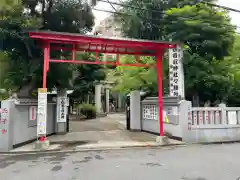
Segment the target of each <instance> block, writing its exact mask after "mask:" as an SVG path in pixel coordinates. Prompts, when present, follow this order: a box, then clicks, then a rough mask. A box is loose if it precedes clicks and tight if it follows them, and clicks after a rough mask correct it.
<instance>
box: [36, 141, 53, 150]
mask: <svg viewBox="0 0 240 180" xmlns="http://www.w3.org/2000/svg"><path fill="white" fill-rule="evenodd" d="M49 146H50V142H49V140H44V141H43V142H41V141H37V142H36V143H35V144H34V149H36V150H47V149H48V148H49Z"/></svg>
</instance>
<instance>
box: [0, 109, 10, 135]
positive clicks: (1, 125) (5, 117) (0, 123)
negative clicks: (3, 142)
mask: <svg viewBox="0 0 240 180" xmlns="http://www.w3.org/2000/svg"><path fill="white" fill-rule="evenodd" d="M8 124H9V109H8V108H7V107H3V108H2V109H0V131H1V132H0V133H1V134H0V136H1V135H2V136H4V135H5V134H7V133H8Z"/></svg>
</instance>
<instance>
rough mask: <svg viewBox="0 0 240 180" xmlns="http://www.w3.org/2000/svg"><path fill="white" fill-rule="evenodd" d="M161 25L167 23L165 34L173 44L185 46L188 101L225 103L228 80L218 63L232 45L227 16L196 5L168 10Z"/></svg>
mask: <svg viewBox="0 0 240 180" xmlns="http://www.w3.org/2000/svg"><path fill="white" fill-rule="evenodd" d="M165 21H166V22H169V23H167V24H166V25H165V33H166V34H169V35H171V36H170V37H171V38H172V39H173V40H178V41H181V42H184V43H185V44H186V45H187V49H186V53H185V55H187V54H189V55H190V56H188V57H186V56H185V58H184V69H185V79H186V81H185V82H186V85H185V87H186V94H187V97H188V99H189V100H192V99H198V97H199V98H200V101H202V102H205V101H208V100H209V101H211V102H213V101H215V100H220V101H222V100H226V97H227V96H226V92H227V89H228V87H229V85H230V84H231V80H230V77H229V76H228V68H226V67H225V66H224V64H223V63H221V62H219V60H223V59H224V57H225V56H228V55H229V54H230V52H231V50H232V47H233V42H234V31H235V27H234V26H232V25H231V23H230V18H229V16H228V14H227V13H226V12H224V11H219V9H215V8H212V7H209V6H207V5H205V4H197V5H195V6H184V7H183V8H172V9H170V10H168V11H167V13H166V16H165ZM179 29H182V30H181V31H179ZM191 96H192V98H191ZM194 96H195V97H194Z"/></svg>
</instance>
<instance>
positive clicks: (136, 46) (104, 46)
mask: <svg viewBox="0 0 240 180" xmlns="http://www.w3.org/2000/svg"><path fill="white" fill-rule="evenodd" d="M29 36H30V38H32V39H35V40H37V41H39V42H40V43H42V45H43V48H44V68H43V88H46V87H47V72H48V70H49V62H58V63H75V64H110V65H116V66H139V67H149V65H148V64H143V63H141V62H140V60H139V56H155V57H156V68H157V77H158V98H159V104H158V105H159V125H160V136H163V112H162V111H163V106H162V56H163V53H164V52H165V50H166V49H169V48H176V46H177V45H176V44H174V43H169V42H162V41H148V40H137V39H124V38H121V39H120V38H109V37H99V36H89V35H81V34H72V33H61V32H52V31H38V32H30V33H29ZM63 45H64V46H63ZM51 49H55V50H61V51H64V50H65V51H71V52H72V59H70V60H62V59H51V58H50V50H51ZM76 51H83V52H96V61H89V60H76ZM98 53H107V54H117V59H116V62H105V61H100V60H99V57H98ZM121 54H125V55H136V63H132V64H121V62H120V61H119V55H121Z"/></svg>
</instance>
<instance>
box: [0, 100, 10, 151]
mask: <svg viewBox="0 0 240 180" xmlns="http://www.w3.org/2000/svg"><path fill="white" fill-rule="evenodd" d="M0 103H1V108H0V151H7V150H9V149H11V142H10V141H11V140H10V132H9V128H10V122H9V120H10V116H9V113H10V112H9V111H10V105H9V103H10V101H7V100H6V101H2V102H0Z"/></svg>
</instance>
